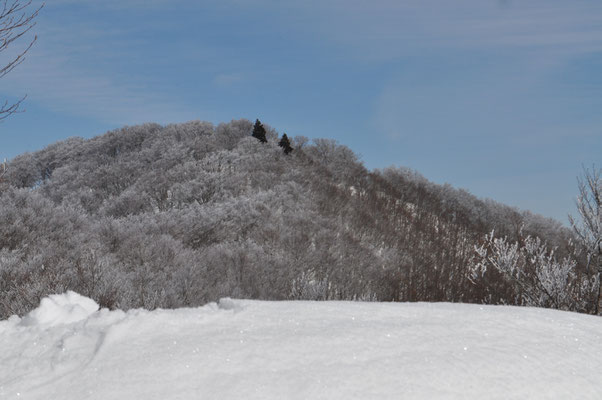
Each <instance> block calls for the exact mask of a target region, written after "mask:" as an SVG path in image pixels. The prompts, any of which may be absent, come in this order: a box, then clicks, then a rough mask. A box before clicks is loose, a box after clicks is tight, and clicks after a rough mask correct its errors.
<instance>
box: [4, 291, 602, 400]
mask: <svg viewBox="0 0 602 400" xmlns="http://www.w3.org/2000/svg"><path fill="white" fill-rule="evenodd" d="M98 308H99V307H98V305H97V304H96V303H95V302H94V301H92V300H90V299H88V298H85V297H83V296H80V295H78V294H76V293H74V292H67V293H65V294H62V295H53V296H50V297H47V298H45V299H43V300H42V302H41V304H40V306H39V307H38V308H36V309H35V310H33V311H32V312H30V313H29V314H28V315H27V316H25V317H23V318H19V317H17V316H13V317H11V318H9V319H8V320H5V321H1V322H0V398H2V399H20V400H21V399H44V400H47V399H61V400H70V399H74V400H82V399H99V400H100V399H102V400H111V399H146V400H153V399H160V400H169V399H220V400H226V399H262V400H266V399H278V400H281V399H345V400H347V399H379V400H381V399H505V400H506V399H563V400H564V399H600V393H602V380H601V379H600V371H602V357H600V356H601V355H602V319H601V318H599V317H594V316H588V315H582V314H576V313H569V312H561V311H554V310H546V309H538V308H517V307H508V306H480V305H467V304H450V303H413V304H408V303H375V302H373V303H360V302H309V301H296V302H292V301H284V302H265V301H249V300H230V299H222V300H220V301H219V302H218V303H210V304H208V305H205V306H203V307H200V308H186V309H176V310H155V311H146V310H130V311H128V312H123V311H119V310H115V311H109V310H107V309H102V310H99V311H98Z"/></svg>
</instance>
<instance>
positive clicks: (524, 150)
mask: <svg viewBox="0 0 602 400" xmlns="http://www.w3.org/2000/svg"><path fill="white" fill-rule="evenodd" d="M36 33H37V34H38V36H39V39H38V42H37V44H36V45H35V47H34V48H33V49H32V50H31V52H30V54H29V56H28V58H27V60H26V61H25V63H23V64H22V65H20V66H19V68H18V69H16V70H14V71H13V72H12V73H11V74H9V75H7V76H6V77H5V78H3V79H2V80H0V98H2V99H9V100H10V99H16V98H18V96H22V95H23V94H25V93H27V94H28V98H27V100H26V104H25V108H26V110H27V111H26V112H25V113H23V114H19V115H15V116H13V117H11V118H10V119H8V120H6V121H5V122H3V123H1V124H0V137H1V139H2V140H1V141H0V157H2V158H4V157H8V158H11V157H14V156H16V155H18V154H20V153H22V152H25V151H32V150H36V149H40V148H42V147H44V146H45V145H47V144H50V143H53V142H55V141H57V140H60V139H65V138H67V137H70V136H83V137H91V136H95V135H98V134H101V133H104V132H105V131H107V130H110V129H114V128H117V127H121V126H123V125H133V124H138V123H143V122H148V121H154V122H159V123H170V122H184V121H188V120H195V119H200V120H207V121H212V122H214V123H219V122H222V121H229V120H231V119H238V118H248V119H251V120H254V119H255V118H259V119H261V120H262V121H265V122H266V123H268V124H269V125H271V126H273V127H274V128H276V129H277V130H279V131H280V132H286V133H287V134H289V135H292V136H295V135H304V136H308V137H310V138H311V137H328V138H334V139H336V140H338V141H339V142H340V143H342V144H345V145H347V146H349V147H350V148H352V149H353V150H354V151H355V152H356V153H359V154H361V156H362V159H363V161H364V163H365V165H366V166H367V167H368V168H383V167H387V166H389V165H399V166H407V167H411V168H413V169H416V170H418V171H419V172H421V173H422V174H423V175H425V176H426V177H427V178H428V179H430V180H433V181H435V182H439V183H444V182H448V183H451V184H452V185H454V186H457V187H463V188H466V189H468V190H469V191H470V192H472V193H474V194H476V195H478V196H481V197H490V198H493V199H495V200H498V201H501V202H504V203H507V204H509V205H513V206H518V207H520V208H521V209H530V210H532V211H534V212H537V213H540V214H543V215H545V216H550V217H555V218H557V219H559V220H561V221H563V222H566V214H567V213H568V212H573V211H574V205H573V199H574V198H575V196H576V192H577V187H576V179H575V178H576V176H578V175H579V174H580V172H581V168H582V165H585V166H591V165H592V164H593V163H595V164H596V165H598V166H600V165H601V164H602V2H600V1H597V0H595V1H594V0H592V1H582V0H571V1H567V0H562V1H560V0H521V1H518V0H505V1H502V0H455V1H453V2H451V1H444V0H438V1H435V0H408V1H399V0H397V1H392V0H373V1H369V2H368V1H358V0H321V1H317V0H304V1H276V0H207V1H187V0H169V1H168V0H104V1H102V2H100V1H82V0H48V1H47V2H46V6H45V8H44V10H43V11H42V13H41V14H40V16H39V18H38V25H37V27H36ZM0 56H2V58H3V59H4V58H7V57H8V56H10V54H0Z"/></svg>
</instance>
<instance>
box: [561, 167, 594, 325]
mask: <svg viewBox="0 0 602 400" xmlns="http://www.w3.org/2000/svg"><path fill="white" fill-rule="evenodd" d="M578 184H579V195H578V196H577V211H578V212H579V216H580V219H581V221H577V220H575V219H574V218H573V217H572V216H571V215H569V221H570V222H571V225H572V227H573V230H574V231H575V233H576V234H577V236H578V238H579V239H580V240H581V243H582V244H583V246H584V247H585V251H586V252H587V268H588V270H589V268H590V266H591V265H595V266H596V269H597V270H596V274H597V291H598V296H597V302H596V314H598V315H602V171H601V170H599V169H596V167H592V169H591V170H589V169H585V170H584V173H583V177H582V178H579V179H578Z"/></svg>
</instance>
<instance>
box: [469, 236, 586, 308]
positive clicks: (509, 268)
mask: <svg viewBox="0 0 602 400" xmlns="http://www.w3.org/2000/svg"><path fill="white" fill-rule="evenodd" d="M475 252H476V259H475V261H476V262H475V263H474V264H473V265H472V267H471V268H472V279H473V280H480V279H483V278H485V276H486V275H487V272H488V270H489V269H494V270H495V271H496V272H497V273H500V274H501V275H502V276H503V277H504V278H505V279H506V280H507V281H508V282H509V283H510V284H511V286H512V287H513V288H514V291H515V296H516V298H517V299H518V300H519V301H520V302H521V303H523V304H525V305H532V306H538V307H552V308H558V309H570V308H571V305H572V304H573V303H574V298H573V297H574V295H575V293H574V291H575V290H578V289H581V288H583V287H589V286H588V284H589V282H588V281H587V280H585V281H583V282H576V280H577V279H578V278H577V277H576V275H575V267H576V265H577V262H576V261H575V260H574V259H573V258H571V257H564V258H562V259H560V258H558V257H557V256H556V254H555V249H548V247H547V245H546V244H545V243H544V242H543V241H542V240H541V239H540V238H538V237H532V236H526V237H523V236H521V237H520V238H519V240H518V241H515V242H512V241H510V240H508V238H507V237H498V238H496V237H495V236H494V232H493V231H492V232H491V233H489V234H488V235H486V236H485V240H484V241H483V243H482V244H481V245H480V246H475Z"/></svg>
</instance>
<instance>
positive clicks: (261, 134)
mask: <svg viewBox="0 0 602 400" xmlns="http://www.w3.org/2000/svg"><path fill="white" fill-rule="evenodd" d="M252 136H253V137H254V138H255V139H257V140H259V141H260V142H261V143H267V142H268V140H267V139H266V137H265V128H264V127H263V124H262V123H261V122H260V121H259V120H258V119H257V120H255V125H254V126H253V135H252Z"/></svg>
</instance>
